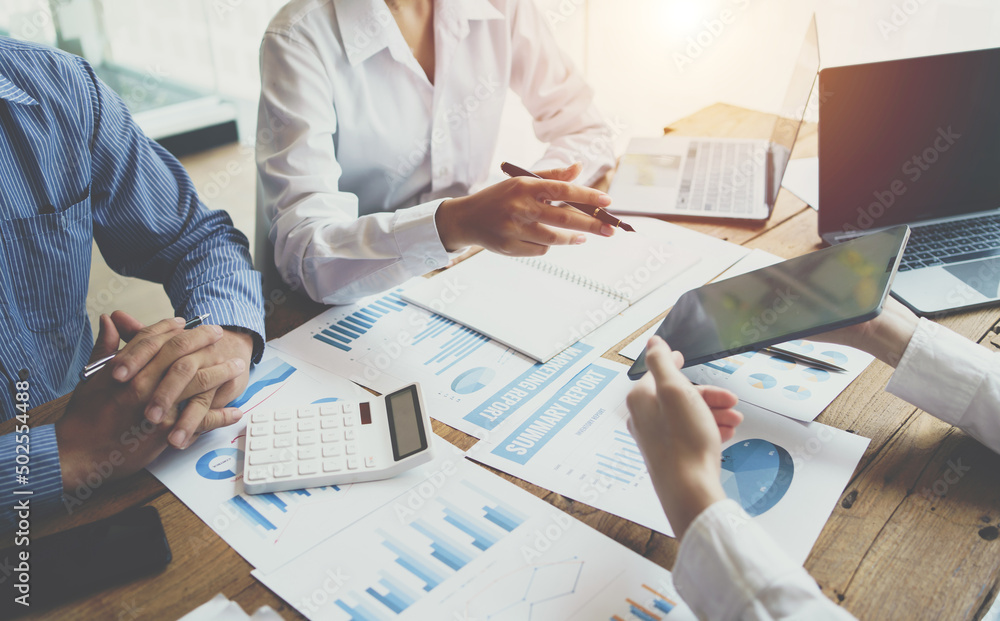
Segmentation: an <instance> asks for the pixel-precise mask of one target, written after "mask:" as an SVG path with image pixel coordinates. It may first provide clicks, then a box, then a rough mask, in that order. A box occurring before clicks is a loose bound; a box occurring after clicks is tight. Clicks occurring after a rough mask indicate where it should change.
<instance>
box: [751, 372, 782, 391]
mask: <svg viewBox="0 0 1000 621" xmlns="http://www.w3.org/2000/svg"><path fill="white" fill-rule="evenodd" d="M747 381H748V382H749V383H750V385H751V386H753V387H754V388H760V389H762V390H766V389H768V388H774V387H775V386H776V385H777V384H778V380H776V379H774V378H773V377H771V376H770V375H768V374H767V373H754V374H753V375H751V376H750V377H748V378H747Z"/></svg>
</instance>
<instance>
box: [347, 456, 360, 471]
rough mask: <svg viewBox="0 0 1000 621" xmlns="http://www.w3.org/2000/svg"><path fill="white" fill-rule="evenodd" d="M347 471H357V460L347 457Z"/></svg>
mask: <svg viewBox="0 0 1000 621" xmlns="http://www.w3.org/2000/svg"><path fill="white" fill-rule="evenodd" d="M347 469H348V470H357V469H358V458H357V457H348V458H347Z"/></svg>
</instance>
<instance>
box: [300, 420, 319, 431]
mask: <svg viewBox="0 0 1000 621" xmlns="http://www.w3.org/2000/svg"><path fill="white" fill-rule="evenodd" d="M315 429H316V421H314V420H300V421H299V431H314V430H315Z"/></svg>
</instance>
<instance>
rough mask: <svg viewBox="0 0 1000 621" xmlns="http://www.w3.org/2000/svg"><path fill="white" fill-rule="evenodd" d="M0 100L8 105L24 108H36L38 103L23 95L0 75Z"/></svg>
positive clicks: (14, 85) (22, 92)
mask: <svg viewBox="0 0 1000 621" xmlns="http://www.w3.org/2000/svg"><path fill="white" fill-rule="evenodd" d="M0 99H5V100H7V101H9V102H10V103H15V104H21V105H25V106H37V105H38V102H37V101H35V98H34V97H32V96H31V95H29V94H27V93H25V92H24V91H23V90H21V89H20V88H18V87H17V85H16V84H14V83H13V82H11V81H10V80H9V79H8V78H7V76H5V75H3V74H2V73H0Z"/></svg>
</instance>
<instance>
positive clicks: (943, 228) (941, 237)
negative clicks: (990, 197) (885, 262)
mask: <svg viewBox="0 0 1000 621" xmlns="http://www.w3.org/2000/svg"><path fill="white" fill-rule="evenodd" d="M993 256H1000V215H995V216H994V215H990V216H983V217H982V218H968V219H966V220H958V221H955V222H942V223H940V224H930V225H926V226H914V227H911V230H910V241H909V242H908V243H907V244H906V250H905V251H904V252H903V260H902V261H900V263H899V271H901V272H905V271H907V270H913V269H918V268H921V267H932V266H935V265H946V264H948V263H959V262H961V261H972V260H974V259H983V258H986V257H993Z"/></svg>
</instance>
